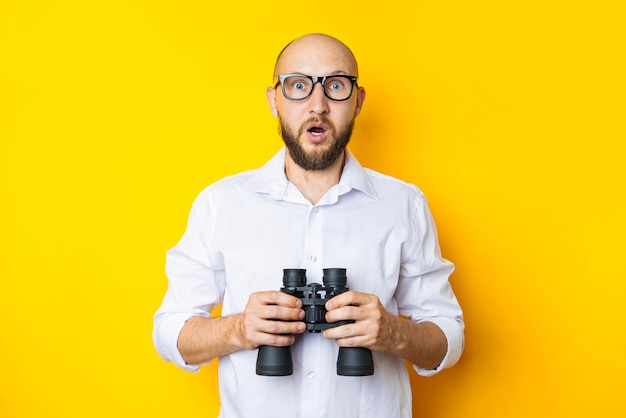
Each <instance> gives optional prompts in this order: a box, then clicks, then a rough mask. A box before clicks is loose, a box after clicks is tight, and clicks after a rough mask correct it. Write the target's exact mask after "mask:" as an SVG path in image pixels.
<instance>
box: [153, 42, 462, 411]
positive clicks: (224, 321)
mask: <svg viewBox="0 0 626 418" xmlns="http://www.w3.org/2000/svg"><path fill="white" fill-rule="evenodd" d="M274 77H275V80H276V82H275V85H274V87H271V88H268V89H267V100H268V102H269V106H270V109H271V111H272V114H273V115H274V116H275V117H276V118H278V120H279V123H280V131H281V134H282V137H283V140H284V142H285V148H284V149H282V150H281V151H280V152H279V153H278V154H277V155H276V156H275V157H274V158H272V159H271V160H270V161H269V162H268V163H267V164H266V165H265V166H263V167H262V168H260V169H257V170H254V171H250V172H246V173H242V174H240V175H236V176H232V177H228V178H225V179H223V180H222V181H220V182H218V183H216V184H213V185H212V186H210V187H208V188H207V189H205V190H204V191H203V192H202V193H201V194H200V195H199V196H198V198H197V199H196V201H195V202H194V205H193V208H192V210H191V214H190V217H189V223H188V226H187V230H186V232H185V234H184V236H183V237H182V239H181V241H180V242H179V243H178V244H177V245H176V246H175V247H174V248H173V249H171V250H170V251H169V252H168V254H167V268H166V272H167V275H168V278H169V288H168V290H167V293H166V295H165V298H164V301H163V304H162V306H161V307H160V309H159V310H158V312H157V313H156V315H155V327H154V334H153V338H154V342H155V345H156V348H157V350H158V352H159V353H160V354H161V356H162V357H163V358H164V359H166V360H169V361H173V362H174V363H176V364H177V365H179V366H180V367H182V368H183V369H185V370H189V371H197V370H198V369H199V367H200V365H201V364H206V363H208V362H209V361H211V360H212V359H214V358H217V357H219V385H220V399H221V413H220V416H221V417H224V418H229V417H314V416H315V417H341V418H349V417H363V416H367V417H384V418H389V417H409V416H411V405H412V403H411V389H410V384H409V378H408V374H407V371H406V369H405V364H404V359H406V360H408V361H410V362H411V363H413V365H414V368H415V369H416V370H417V372H418V373H420V374H421V375H432V374H434V373H437V372H438V371H440V370H442V369H444V368H448V367H450V366H452V365H453V364H454V363H456V361H457V360H458V358H459V357H460V355H461V352H462V349H463V339H464V336H463V328H464V323H463V316H462V312H461V309H460V307H459V305H458V303H457V300H456V298H455V296H454V294H453V292H452V289H451V287H450V284H449V281H448V277H449V275H450V274H451V273H452V271H453V269H454V267H453V265H452V264H451V263H450V262H448V261H446V260H444V259H443V258H442V257H441V254H440V250H439V244H438V239H437V232H436V229H435V225H434V222H433V220H432V217H431V215H430V211H429V209H428V206H427V203H426V201H425V198H424V196H423V194H422V193H421V192H420V191H419V190H418V189H417V188H416V187H415V186H412V185H409V184H406V183H404V182H401V181H399V180H396V179H393V178H391V177H388V176H385V175H382V174H379V173H376V172H374V171H371V170H368V169H364V168H362V167H361V166H360V165H359V163H358V162H357V161H356V159H355V158H354V157H353V156H352V155H351V154H350V152H349V151H348V150H347V149H346V145H347V144H348V141H349V139H350V135H351V132H352V127H353V125H354V120H355V118H356V116H357V115H358V114H359V112H360V111H361V108H362V106H363V102H364V100H365V90H364V89H363V87H361V86H359V85H358V84H357V82H356V80H357V77H358V68H357V63H356V60H355V58H354V56H353V54H352V52H351V51H350V50H349V49H348V47H347V46H345V45H344V44H343V43H341V42H340V41H338V40H337V39H335V38H332V37H330V36H327V35H322V34H310V35H306V36H303V37H301V38H299V39H296V40H295V41H293V42H291V43H290V44H289V45H287V47H285V49H284V50H283V51H282V52H281V53H280V55H279V57H278V60H277V62H276V67H275V70H274ZM326 267H340V268H346V269H347V276H348V282H347V286H348V287H349V288H350V289H351V290H350V291H348V292H346V293H342V294H340V295H338V296H335V297H334V298H332V299H330V300H329V301H328V302H327V303H326V306H325V307H326V309H327V311H328V312H327V314H326V318H325V319H326V321H327V322H330V323H332V322H336V321H342V320H351V321H354V322H353V323H350V324H347V325H342V326H338V327H335V328H331V329H327V330H325V331H323V332H322V333H321V334H315V333H308V332H307V333H304V331H305V329H306V327H305V323H304V322H302V320H303V319H304V312H303V310H302V309H301V308H302V301H301V300H300V299H299V298H296V297H294V296H291V295H288V294H286V293H283V292H280V291H279V289H280V287H281V285H282V274H283V269H284V268H300V269H306V275H307V278H308V282H309V283H311V282H318V283H321V282H322V280H321V276H322V269H323V268H326ZM220 303H222V316H221V317H214V318H213V317H211V316H210V314H209V312H210V311H211V310H212V309H213V308H214V307H215V306H217V305H218V304H220ZM400 315H402V316H405V317H407V318H408V319H406V318H401V317H400ZM262 345H267V346H279V347H280V346H282V347H284V346H290V347H291V349H290V350H291V354H292V357H293V364H294V367H293V368H294V370H293V374H292V375H291V376H284V377H274V376H272V377H268V376H259V375H257V374H256V373H255V363H256V358H257V351H258V350H257V348H258V347H259V346H262ZM339 347H365V348H369V349H370V350H371V351H372V352H373V360H374V367H375V372H374V374H373V375H371V376H365V377H344V376H338V375H337V373H336V367H335V363H336V359H337V353H338V349H339Z"/></svg>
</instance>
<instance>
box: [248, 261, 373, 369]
mask: <svg viewBox="0 0 626 418" xmlns="http://www.w3.org/2000/svg"><path fill="white" fill-rule="evenodd" d="M323 271H324V276H323V279H322V281H323V283H324V284H323V285H321V284H319V283H311V284H309V285H307V283H306V281H307V279H306V270H304V269H284V270H283V287H282V288H281V289H280V291H281V292H284V293H287V294H289V295H292V296H295V297H297V298H299V299H300V300H301V301H302V309H303V310H304V312H305V317H304V322H305V324H306V329H307V331H308V332H309V333H319V332H321V331H323V330H325V329H329V328H335V327H338V326H340V325H345V324H349V323H353V322H354V321H337V322H332V323H329V322H326V308H325V306H324V305H325V303H326V302H327V301H328V299H331V298H332V297H334V296H336V295H338V294H340V293H343V292H347V291H348V290H350V289H348V288H347V287H346V282H347V277H346V269H343V268H328V269H324V270H323ZM322 292H323V293H324V294H323V295H322ZM256 374H258V375H261V376H289V375H291V374H293V361H292V359H291V347H289V346H287V347H274V346H269V345H262V346H260V347H259V353H258V355H257V360H256ZM337 374H338V375H340V376H370V375H372V374H374V360H373V359H372V352H371V351H370V350H369V349H367V348H363V347H339V354H338V356H337Z"/></svg>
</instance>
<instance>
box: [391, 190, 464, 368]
mask: <svg viewBox="0 0 626 418" xmlns="http://www.w3.org/2000/svg"><path fill="white" fill-rule="evenodd" d="M412 223H413V225H411V231H412V239H411V240H410V243H409V244H408V246H407V250H406V251H405V252H404V253H403V262H402V266H401V271H400V280H399V283H398V287H397V289H396V300H397V302H398V311H399V313H400V314H402V315H405V316H408V317H409V318H410V319H411V320H412V321H414V322H417V323H419V322H426V321H427V322H432V323H434V324H435V325H437V326H438V327H439V328H440V329H441V331H442V332H443V333H444V335H445V336H446V339H447V341H448V351H447V353H446V355H445V357H444V359H443V361H442V362H441V363H440V364H439V366H437V368H435V369H432V370H428V369H423V368H420V367H418V366H416V365H414V366H413V367H414V369H415V370H416V371H417V373H418V374H420V375H422V376H431V375H433V374H436V373H438V372H439V371H441V370H444V369H446V368H449V367H452V366H453V365H454V364H455V363H456V362H457V361H458V359H459V358H460V356H461V353H462V352H463V346H464V338H465V337H464V328H465V324H464V321H463V312H462V310H461V307H460V306H459V303H458V301H457V299H456V296H455V295H454V292H453V291H452V286H451V285H450V282H449V280H448V279H449V276H450V275H451V274H452V272H453V271H454V264H452V263H451V262H449V261H448V260H445V259H444V258H443V257H442V255H441V249H440V247H439V240H438V236H437V228H436V226H435V222H434V220H433V218H432V215H431V213H430V209H429V208H428V204H427V202H426V199H425V198H424V196H423V195H422V194H421V193H418V196H417V198H416V200H415V204H414V208H413V216H412Z"/></svg>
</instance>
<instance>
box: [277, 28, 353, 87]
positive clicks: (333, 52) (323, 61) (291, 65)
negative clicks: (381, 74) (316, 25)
mask: <svg viewBox="0 0 626 418" xmlns="http://www.w3.org/2000/svg"><path fill="white" fill-rule="evenodd" d="M358 71H359V70H358V66H357V63H356V58H355V57H354V54H352V51H350V48H348V47H347V46H346V45H345V44H344V43H343V42H341V41H340V40H338V39H336V38H333V37H332V36H329V35H324V34H320V33H313V34H308V35H304V36H302V37H300V38H297V39H295V40H294V41H292V42H290V43H289V44H288V45H287V46H286V47H285V48H284V49H283V50H282V51H281V53H280V54H279V55H278V59H277V60H276V66H275V67H274V79H275V78H276V77H277V76H278V75H279V74H289V73H299V74H307V75H315V76H324V75H329V74H342V73H343V74H347V75H354V76H358V75H359V74H358Z"/></svg>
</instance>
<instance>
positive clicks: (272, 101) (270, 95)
mask: <svg viewBox="0 0 626 418" xmlns="http://www.w3.org/2000/svg"><path fill="white" fill-rule="evenodd" d="M265 96H266V97H267V103H268V104H269V105H270V111H271V112H272V115H274V117H275V118H277V117H278V109H277V108H276V89H275V88H273V87H268V88H267V90H266V91H265Z"/></svg>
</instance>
